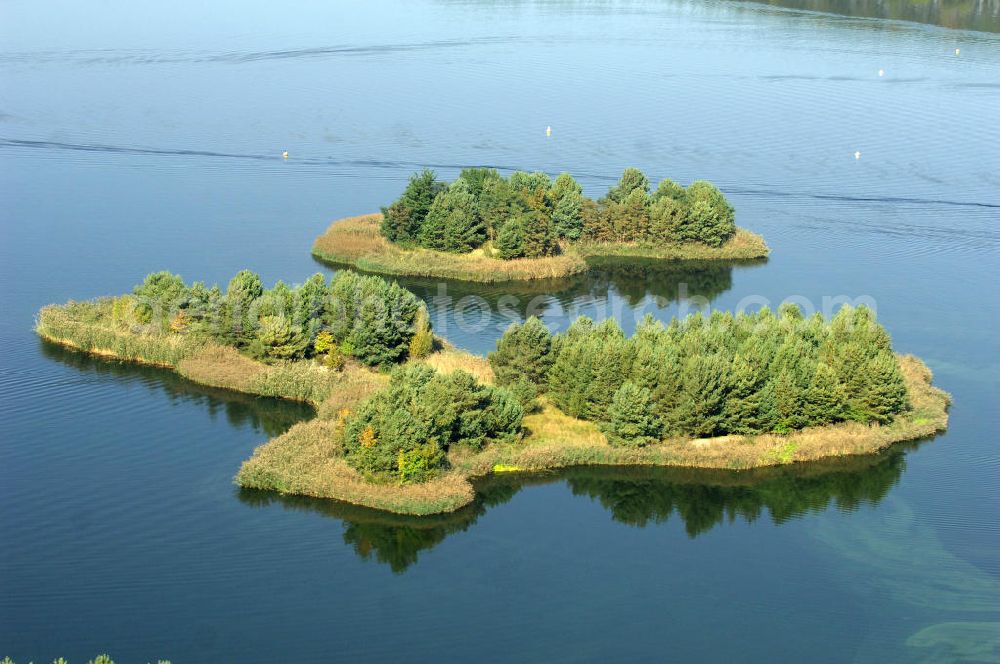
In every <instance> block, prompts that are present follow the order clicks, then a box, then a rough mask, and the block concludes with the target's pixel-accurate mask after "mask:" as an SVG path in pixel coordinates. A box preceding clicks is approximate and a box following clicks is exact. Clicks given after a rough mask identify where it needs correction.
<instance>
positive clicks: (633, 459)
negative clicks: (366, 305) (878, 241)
mask: <svg viewBox="0 0 1000 664" xmlns="http://www.w3.org/2000/svg"><path fill="white" fill-rule="evenodd" d="M110 307H111V300H96V301H93V302H84V303H77V302H71V303H69V304H67V305H63V306H49V307H45V308H43V309H42V310H41V311H40V312H39V316H38V322H37V325H36V332H37V333H38V334H39V336H41V337H42V338H44V339H47V340H49V341H52V342H55V343H59V344H61V345H63V346H66V347H69V348H74V349H77V350H81V351H85V352H89V353H91V354H94V355H97V356H100V357H103V358H109V359H117V360H122V361H130V362H139V363H145V364H154V365H158V366H162V367H166V368H170V369H173V370H174V371H177V372H178V373H179V374H180V375H182V376H184V377H185V378H188V379H189V380H192V381H194V382H197V383H201V384H204V385H210V386H212V387H221V388H226V389H230V390H236V391H239V392H245V393H248V394H255V395H260V396H268V397H278V398H285V399H296V400H299V401H305V402H307V403H310V404H312V405H313V406H315V407H316V408H317V415H316V418H315V419H313V420H309V421H307V422H301V423H299V424H296V425H295V426H293V427H292V428H291V429H289V430H288V431H287V432H285V433H284V434H282V435H280V436H278V437H276V438H274V439H272V440H270V441H268V442H266V443H264V444H263V445H261V446H260V447H258V448H257V449H256V450H255V451H254V453H253V456H252V457H251V458H249V459H247V460H246V461H244V462H243V464H242V466H241V468H240V469H239V472H238V474H237V476H236V482H237V483H238V484H239V485H240V486H242V487H244V488H251V489H266V490H273V491H277V492H279V493H282V494H292V495H304V496H312V497H316V498H332V499H336V500H341V501H344V502H348V503H352V504H355V505H361V506H364V507H369V508H374V509H380V510H384V511H389V512H395V513H398V514H409V515H417V516H421V515H430V514H441V513H447V512H452V511H454V510H457V509H459V508H461V507H463V506H465V505H468V504H470V503H471V502H473V500H474V499H475V489H474V487H473V484H472V480H475V479H477V478H482V477H484V476H488V475H490V474H492V473H498V472H511V471H513V472H539V471H547V470H554V469H559V468H566V467H570V466H586V465H602V466H672V467H683V468H703V469H718V470H749V469H755V468H763V467H768V466H780V465H785V464H792V463H799V462H807V461H816V460H820V459H830V458H836V457H846V456H853V455H866V454H875V453H878V452H881V451H883V450H885V449H886V448H888V447H890V446H892V445H893V444H895V443H899V442H904V441H911V440H916V439H920V438H926V437H928V436H931V435H933V434H935V433H937V432H939V431H942V430H944V429H945V428H946V427H947V424H948V413H947V408H948V404H949V403H950V397H949V396H948V394H947V393H945V392H944V391H942V390H940V389H938V388H935V387H933V386H932V385H931V378H932V376H931V372H930V370H929V369H928V368H927V367H926V366H925V365H924V364H923V362H921V361H920V360H919V359H918V358H916V357H913V356H909V355H902V356H898V360H899V363H900V367H901V369H902V371H903V375H904V377H905V380H906V386H907V390H908V391H909V395H910V399H911V401H912V403H913V409H912V410H911V411H909V412H908V413H906V414H904V415H902V416H899V417H897V418H896V420H895V421H893V423H891V424H889V425H885V426H878V425H862V424H858V423H851V422H848V423H841V424H836V425H830V426H825V427H815V428H812V429H803V430H800V431H796V432H794V433H790V434H786V435H778V434H763V435H756V436H724V437H719V438H712V439H694V440H692V439H685V438H676V439H668V440H664V441H662V442H661V443H659V444H655V445H650V446H648V447H643V448H621V447H612V446H611V445H609V444H608V442H607V439H606V438H605V437H604V435H603V434H602V433H601V432H600V430H599V429H598V428H597V426H596V425H595V424H594V423H592V422H585V421H583V420H578V419H576V418H573V417H570V416H568V415H565V414H564V413H562V412H561V411H559V410H558V409H556V408H555V407H553V406H552V405H551V404H548V403H544V402H543V407H542V409H541V411H540V412H536V413H532V414H529V415H527V416H526V417H525V419H524V427H525V430H526V435H525V436H524V438H523V439H522V440H521V441H519V442H517V443H512V444H506V445H495V446H491V447H489V448H487V449H485V450H483V451H481V452H477V453H470V452H463V451H461V450H455V451H453V452H451V453H450V455H449V461H450V463H451V468H450V469H449V470H448V471H446V472H444V473H442V474H441V475H440V476H439V477H437V478H435V479H433V480H431V481H429V482H426V483H422V484H408V485H400V484H377V483H373V482H370V481H368V480H367V479H365V478H364V477H362V476H361V475H360V474H359V473H358V472H357V471H355V470H354V469H353V468H351V467H350V466H349V465H348V464H347V462H346V461H345V460H344V458H343V456H342V447H341V443H340V440H339V435H338V434H339V432H340V430H341V428H342V427H343V421H344V414H345V411H348V410H350V409H352V408H354V407H355V406H356V405H357V404H358V403H360V402H361V401H362V400H364V399H365V398H367V397H368V396H370V395H371V394H373V393H374V392H375V391H376V390H377V389H379V388H380V387H382V386H383V385H385V383H386V381H387V380H388V377H387V376H386V375H385V374H383V373H379V372H377V371H375V370H372V369H368V368H366V367H363V366H361V365H357V364H351V365H349V366H348V367H347V368H346V369H345V370H344V371H342V372H335V371H331V370H328V369H325V368H323V367H321V366H318V365H317V364H316V363H314V362H311V361H298V362H287V363H279V364H274V365H268V364H264V363H261V362H257V361H255V360H252V359H250V358H247V357H246V356H243V355H241V354H239V353H237V352H236V351H235V350H233V349H231V348H227V347H223V346H219V345H217V344H211V343H196V342H191V341H189V340H186V339H184V338H183V337H178V336H171V335H167V336H162V335H160V336H157V335H143V334H138V333H133V332H128V331H122V330H120V329H114V328H113V327H111V326H110V325H107V324H102V323H101V320H102V319H101V315H102V312H106V311H109V310H110ZM418 361H420V362H425V363H427V364H429V365H430V366H432V367H434V368H436V369H438V370H441V371H450V370H453V369H456V368H462V369H465V370H467V371H469V372H470V373H473V374H474V375H476V376H477V377H478V378H479V379H480V380H483V381H484V382H490V381H491V380H492V371H491V370H490V367H489V364H488V363H487V362H486V360H485V358H482V357H479V356H476V355H471V354H469V353H465V352H463V351H459V350H456V349H454V348H451V347H448V346H445V347H444V348H442V349H441V350H438V351H437V352H434V353H432V354H431V355H430V356H429V357H428V358H426V359H423V360H418Z"/></svg>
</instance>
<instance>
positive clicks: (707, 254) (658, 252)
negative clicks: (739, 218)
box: [573, 228, 771, 261]
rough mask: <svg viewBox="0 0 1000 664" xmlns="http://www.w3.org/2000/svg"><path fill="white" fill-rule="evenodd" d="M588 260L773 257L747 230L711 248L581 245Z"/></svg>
mask: <svg viewBox="0 0 1000 664" xmlns="http://www.w3.org/2000/svg"><path fill="white" fill-rule="evenodd" d="M573 248H574V249H575V250H576V251H578V252H579V253H580V254H581V255H582V256H584V257H585V258H591V257H606V256H621V257H625V258H653V259H658V260H733V261H740V260H756V259H759V258H767V256H768V254H770V253H771V250H770V248H769V247H768V246H767V243H766V242H765V241H764V238H763V237H761V236H760V235H757V234H756V233H754V232H752V231H748V230H747V229H745V228H737V229H736V235H734V236H733V237H731V238H730V239H729V240H728V241H727V242H726V243H725V244H723V245H722V246H721V247H710V246H708V245H707V244H699V243H697V242H685V243H677V244H641V243H637V244H612V243H591V242H588V243H579V244H576V245H574V247H573Z"/></svg>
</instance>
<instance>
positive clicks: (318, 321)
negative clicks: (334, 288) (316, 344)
mask: <svg viewBox="0 0 1000 664" xmlns="http://www.w3.org/2000/svg"><path fill="white" fill-rule="evenodd" d="M293 295H294V299H293V312H292V324H293V325H297V326H298V327H300V328H301V329H302V330H303V332H304V333H305V334H306V337H307V341H308V342H309V343H310V344H311V343H312V342H313V340H314V339H315V338H316V334H317V333H318V332H319V331H320V328H321V327H322V324H323V320H322V317H323V308H324V307H325V306H326V298H327V289H326V277H324V276H323V274H321V273H319V272H317V273H316V274H314V275H313V276H311V277H309V278H308V279H306V281H305V283H304V284H302V285H301V286H299V287H298V288H297V289H295V292H294V293H293Z"/></svg>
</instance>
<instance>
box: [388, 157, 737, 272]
mask: <svg viewBox="0 0 1000 664" xmlns="http://www.w3.org/2000/svg"><path fill="white" fill-rule="evenodd" d="M382 213H383V219H382V234H383V235H384V236H385V237H386V238H387V239H389V240H392V241H394V242H400V243H403V244H417V245H419V246H422V247H426V248H428V249H436V250H438V251H449V252H455V253H465V252H469V251H471V250H473V249H476V248H478V247H480V246H482V245H484V244H486V243H488V242H492V247H491V250H492V253H493V254H494V255H496V256H498V257H500V258H504V259H514V258H535V257H539V256H548V255H551V254H553V253H556V252H558V250H559V242H560V241H566V242H572V241H577V240H585V241H588V242H607V243H647V244H648V243H651V244H668V243H679V242H698V243H702V244H707V245H709V246H713V247H718V246H720V245H722V244H723V243H725V242H726V241H727V240H728V239H729V238H731V237H732V236H733V235H734V234H735V233H736V225H735V221H734V213H733V208H732V206H731V205H730V204H729V202H728V201H727V200H726V198H725V196H724V195H723V194H722V192H720V191H719V190H718V189H717V188H716V187H715V186H713V185H712V184H711V183H708V182H704V181H698V182H695V183H692V184H691V186H690V187H688V188H687V189H685V188H684V187H682V186H680V185H679V184H677V183H675V182H673V181H672V180H663V181H661V182H660V184H659V185H658V186H657V188H656V190H655V191H654V192H653V193H652V194H651V193H650V183H649V179H648V178H647V177H646V176H645V174H643V173H642V171H640V170H638V169H636V168H627V169H625V172H624V173H622V176H621V178H620V179H619V181H618V183H617V184H615V185H614V186H613V187H611V188H610V189H609V190H608V193H607V194H606V195H605V196H604V197H603V198H601V199H600V200H598V201H594V200H592V199H590V198H587V197H586V196H584V194H583V188H582V187H581V186H580V184H579V183H578V182H577V181H576V180H574V179H573V177H572V176H571V175H570V174H569V173H562V174H560V175H559V176H558V177H557V178H556V179H555V180H554V181H553V180H551V179H550V178H549V176H548V175H547V174H545V173H541V172H534V173H529V172H527V171H515V172H514V173H512V174H511V175H510V177H509V178H507V179H505V178H504V177H503V176H501V175H500V174H499V173H498V172H497V171H496V169H492V168H466V169H464V170H462V172H461V173H460V175H459V177H458V178H457V179H456V180H455V181H454V182H452V183H451V184H450V185H446V184H445V183H442V182H439V181H438V180H437V179H436V177H435V175H434V173H433V172H432V171H429V170H424V171H422V172H420V173H417V174H415V175H414V176H413V177H411V178H410V181H409V183H408V184H407V187H406V189H405V190H404V192H403V195H402V196H400V198H399V200H397V201H395V202H394V203H392V204H391V205H389V206H388V207H386V208H383V209H382Z"/></svg>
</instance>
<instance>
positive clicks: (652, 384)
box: [489, 305, 908, 445]
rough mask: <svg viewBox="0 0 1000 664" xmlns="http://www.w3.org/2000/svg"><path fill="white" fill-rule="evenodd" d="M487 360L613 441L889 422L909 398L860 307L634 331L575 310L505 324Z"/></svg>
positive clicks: (649, 324) (502, 375) (700, 320)
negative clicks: (551, 331)
mask: <svg viewBox="0 0 1000 664" xmlns="http://www.w3.org/2000/svg"><path fill="white" fill-rule="evenodd" d="M489 359H490V364H491V366H492V367H493V370H494V372H495V373H496V375H497V380H498V382H501V383H511V382H513V381H515V380H516V379H517V378H518V376H521V377H526V378H529V379H530V380H532V381H534V382H538V383H541V384H542V385H543V386H544V390H545V391H546V392H547V395H548V397H549V399H550V400H551V401H552V402H553V403H554V404H555V405H556V406H557V407H559V408H560V409H561V410H562V411H564V412H565V413H567V414H569V415H573V416H575V417H580V418H583V419H588V420H594V421H597V422H599V423H602V427H603V428H604V430H605V431H606V433H607V434H608V438H609V440H610V441H611V442H612V444H623V445H624V444H629V445H636V444H645V443H648V442H651V441H652V440H654V439H658V437H659V436H660V435H661V434H669V435H690V436H701V437H703V436H717V435H723V434H728V433H741V434H752V433H762V432H769V431H776V432H785V431H791V430H793V429H800V428H803V427H808V426H818V425H824V424H829V423H833V422H840V421H844V420H854V421H858V422H865V423H871V422H874V423H887V422H890V421H892V419H893V418H894V417H895V415H897V414H899V413H901V412H903V411H904V410H906V409H907V408H908V396H907V392H906V387H905V383H904V381H903V376H902V373H901V372H900V369H899V364H898V362H897V361H896V357H895V355H894V354H893V352H892V347H891V344H890V342H889V337H888V334H887V333H886V331H885V329H884V328H883V327H882V326H881V325H879V324H878V323H877V322H876V321H875V318H874V315H873V314H872V312H871V311H870V310H869V309H867V308H866V307H858V308H851V307H843V308H842V309H841V310H840V311H839V312H838V313H837V314H836V315H835V316H834V317H833V319H832V320H830V321H829V322H827V321H825V320H824V319H823V318H822V316H820V315H818V314H817V315H815V316H812V317H810V318H803V316H802V313H801V311H800V310H799V309H798V307H796V306H794V305H784V306H782V308H781V309H780V310H779V311H778V313H777V314H774V313H772V312H771V311H770V310H768V309H764V310H761V311H760V312H758V313H754V314H740V315H737V316H733V315H732V314H729V313H721V312H713V313H712V315H711V316H709V317H707V318H706V317H704V316H702V315H701V314H694V315H692V316H689V317H687V318H685V319H683V320H674V321H672V322H671V323H670V324H669V325H667V326H664V325H663V324H662V323H659V322H656V321H653V320H652V318H647V319H646V320H645V321H643V323H641V324H640V325H639V326H638V328H637V329H636V333H635V335H634V336H632V337H631V338H626V337H625V335H624V334H623V333H622V331H621V328H620V327H619V326H618V325H617V323H616V322H615V321H614V320H608V321H605V322H603V323H601V324H599V325H597V324H594V323H593V321H591V320H590V319H588V318H585V317H584V318H579V319H577V320H576V321H575V322H574V323H573V324H572V325H571V326H570V327H569V328H568V329H567V330H566V332H564V333H562V334H558V335H555V336H549V335H548V332H547V330H546V329H545V327H544V326H543V325H542V324H541V322H540V321H537V322H536V321H535V320H534V319H531V320H529V321H528V322H527V323H525V324H524V325H512V326H511V327H510V328H508V330H507V331H506V332H505V333H504V335H503V336H502V337H501V338H500V340H499V341H498V342H497V350H496V351H495V352H494V353H492V354H491V355H490V358H489Z"/></svg>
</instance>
